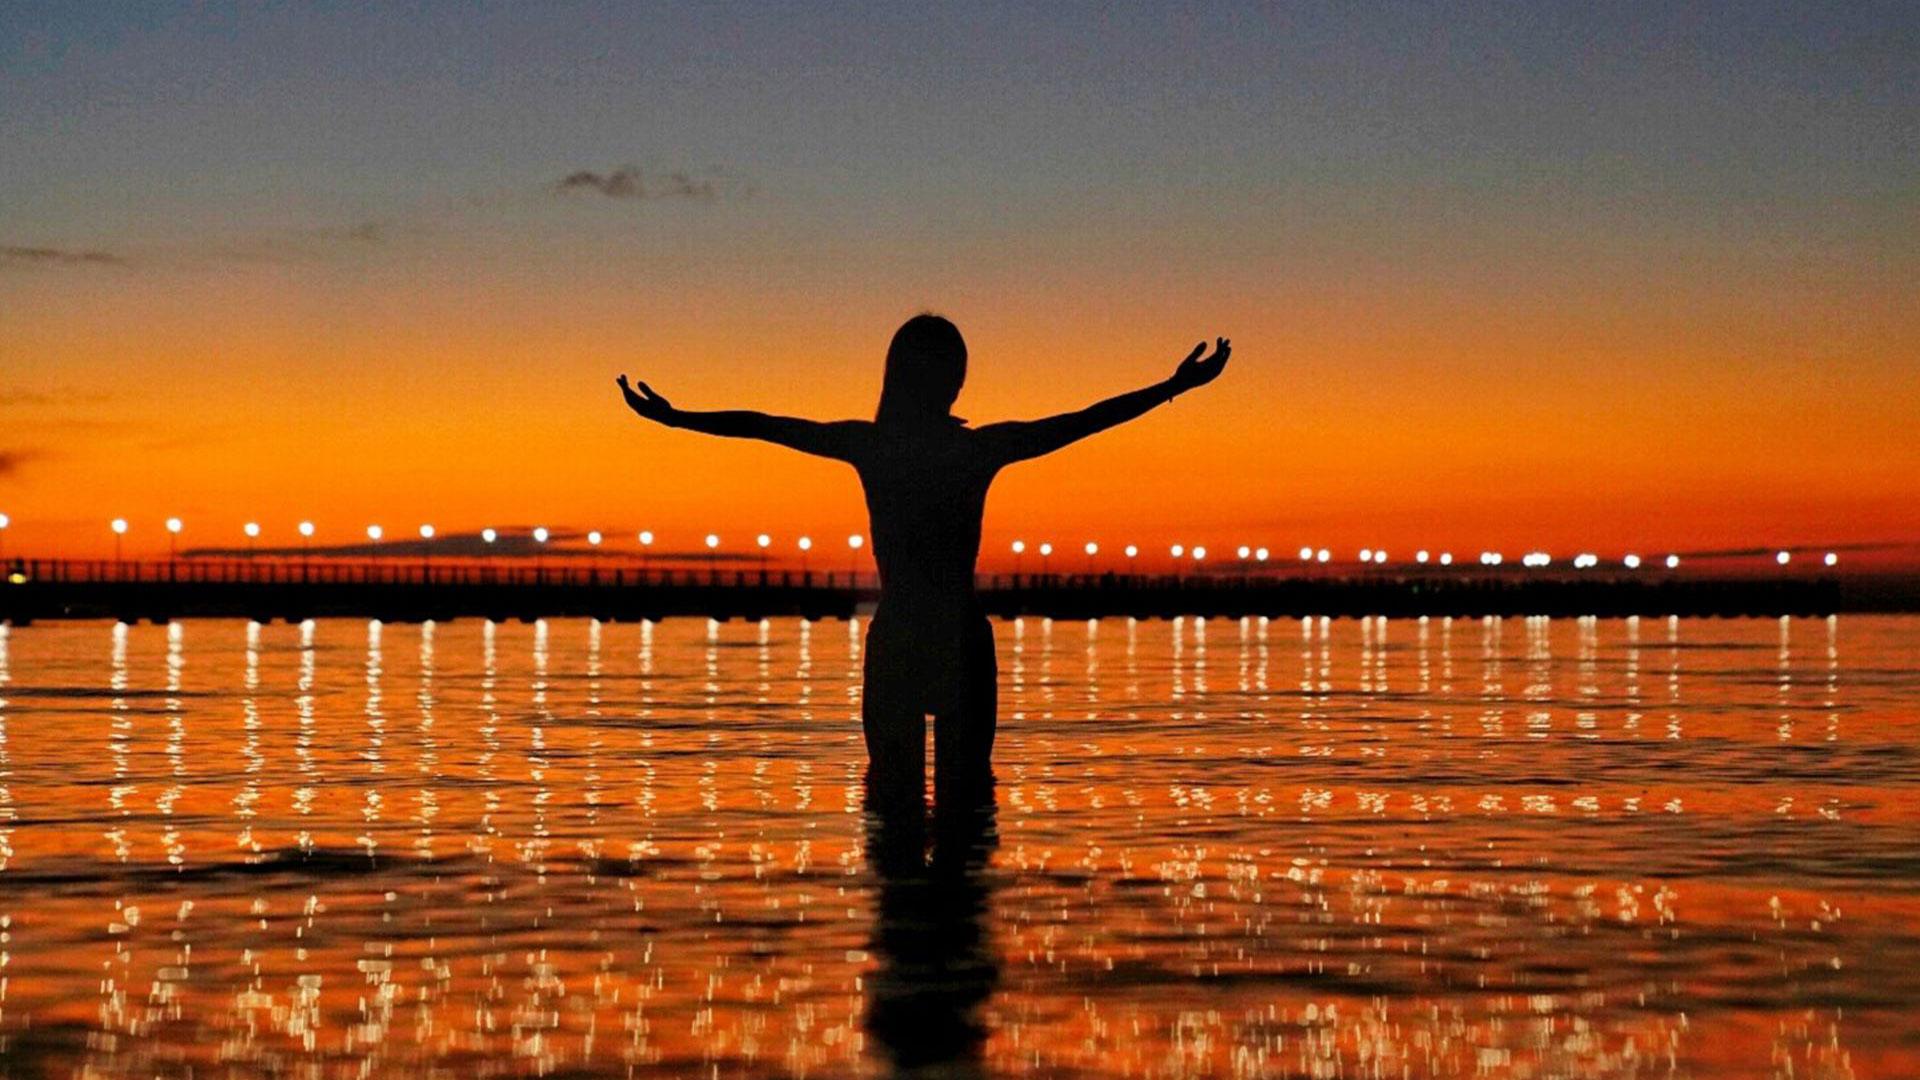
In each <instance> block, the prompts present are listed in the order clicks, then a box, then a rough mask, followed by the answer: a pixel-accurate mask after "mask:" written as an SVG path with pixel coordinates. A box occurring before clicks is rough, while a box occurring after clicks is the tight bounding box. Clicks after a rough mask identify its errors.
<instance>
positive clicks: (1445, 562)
mask: <svg viewBox="0 0 1920 1080" xmlns="http://www.w3.org/2000/svg"><path fill="white" fill-rule="evenodd" d="M1440 565H1441V566H1452V565H1453V552H1451V551H1443V552H1441V553H1440Z"/></svg>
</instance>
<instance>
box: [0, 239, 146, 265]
mask: <svg viewBox="0 0 1920 1080" xmlns="http://www.w3.org/2000/svg"><path fill="white" fill-rule="evenodd" d="M126 261H127V260H125V259H123V258H121V257H120V256H118V255H115V254H114V253H112V252H110V251H99V250H88V251H83V250H77V249H74V248H52V247H31V246H24V245H20V244H0V265H9V266H122V265H125V264H126Z"/></svg>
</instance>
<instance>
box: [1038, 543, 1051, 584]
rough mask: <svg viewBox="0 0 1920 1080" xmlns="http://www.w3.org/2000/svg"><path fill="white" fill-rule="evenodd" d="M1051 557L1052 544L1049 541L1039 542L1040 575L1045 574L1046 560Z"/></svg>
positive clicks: (1044, 575)
mask: <svg viewBox="0 0 1920 1080" xmlns="http://www.w3.org/2000/svg"><path fill="white" fill-rule="evenodd" d="M1052 557H1053V545H1052V544H1050V543H1043V544H1041V545H1040V576H1041V577H1046V576H1047V560H1048V559H1050V558H1052Z"/></svg>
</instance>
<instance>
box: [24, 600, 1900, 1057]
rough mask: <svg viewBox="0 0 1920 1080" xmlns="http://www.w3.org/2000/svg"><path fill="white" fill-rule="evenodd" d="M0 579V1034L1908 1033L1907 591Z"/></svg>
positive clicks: (461, 1037)
mask: <svg viewBox="0 0 1920 1080" xmlns="http://www.w3.org/2000/svg"><path fill="white" fill-rule="evenodd" d="M864 629H865V628H864V626H863V625H862V624H860V623H859V622H858V621H855V622H853V623H848V622H840V621H824V622H818V623H813V624H808V623H805V622H801V621H799V620H794V619H780V620H774V621H771V622H761V623H753V622H730V623H710V622H707V621H704V620H693V619H688V620H669V621H667V622H663V623H660V624H657V625H655V624H647V623H618V624H604V625H603V624H598V623H593V622H590V621H581V620H555V621H550V622H540V623H532V624H522V623H505V624H499V625H493V624H489V623H486V622H481V621H468V620H462V621H457V622H452V623H442V624H438V625H435V624H426V625H400V624H389V625H381V624H378V623H373V624H369V623H367V622H364V621H348V620H338V621H320V622H317V623H306V624H300V625H284V624H273V625H257V624H251V623H246V622H240V621H230V622H229V621H214V622H178V623H174V624H172V625H167V626H148V625H142V626H134V627H127V626H120V625H116V624H108V623H68V624H60V623H41V624H37V625H34V626H31V627H26V628H13V629H6V628H0V1074H4V1075H8V1076H97V1077H120V1076H126V1077H133V1076H139V1077H153V1076H169V1077H171V1076H179V1077H186V1076H195V1077H227V1076H251V1075H269V1074H271V1075H287V1076H311V1077H360V1076H381V1075H428V1076H458V1077H462V1078H471V1077H491V1076H534V1075H552V1076H576V1075H616V1076H617V1075H630V1074H635V1075H686V1076H703V1077H728V1076H749V1075H803V1076H858V1075H888V1074H891V1073H893V1072H895V1071H896V1070H905V1069H908V1068H921V1069H925V1070H926V1071H927V1072H928V1073H930V1074H934V1075H974V1074H983V1075H1002V1074H1005V1075H1013V1074H1033V1075H1045V1076H1071V1075H1126V1076H1183V1075H1202V1074H1210V1075H1236V1076H1325V1077H1376V1076H1378V1077H1406V1076H1412V1077H1420V1076H1474V1077H1552V1076H1569V1077H1573V1076H1579V1077H1585V1076H1603V1077H1604V1076H1633V1077H1646V1076H1669V1075H1678V1076H1779V1077H1823V1076H1848V1077H1851V1076H1858V1077H1904V1076H1914V1075H1920V618H1911V617H1861V616H1843V617H1839V618H1825V619H1754V620H1700V621H1694V620H1668V619H1652V618H1641V619H1627V620H1590V619H1553V620H1548V619H1538V618H1535V619H1526V618H1507V619H1487V620H1481V619H1471V620H1467V619H1453V620H1448V619H1440V618H1432V619H1395V620H1391V621H1389V620H1384V619H1365V620H1352V619H1348V620H1333V621H1327V620H1320V619H1312V620H1305V621H1302V620H1273V621H1271V622H1269V621H1265V620H1258V619H1255V620H1247V621H1239V620H1223V619H1214V620H1205V621H1202V620H1195V619H1182V620H1174V621H1170V622H1137V623H1136V622H1132V621H1128V620H1115V619H1108V620H1103V621H1099V622H1092V623H1089V622H1078V621H1075V622H1066V621H1051V622H1050V621H1047V620H1042V619H1033V618H1029V619H1025V620H1022V621H1018V622H1008V623H1001V624H997V625H996V628H995V632H996V634H997V636H998V648H999V658H1000V670H1001V731H1000V737H999V743H998V748H997V763H998V766H997V773H998V785H997V790H996V791H995V792H994V793H993V800H992V805H991V807H990V808H989V809H988V810H987V811H986V812H983V813H980V814H978V815H976V816H975V818H973V819H972V820H973V821H974V822H975V824H974V825H972V826H969V827H968V828H966V829H961V830H960V831H959V833H958V834H957V836H958V839H955V838H954V837H950V836H947V835H946V833H944V832H943V831H942V830H941V828H938V827H935V828H932V829H929V830H928V831H927V834H926V835H927V840H926V843H927V847H928V850H927V851H926V852H925V856H924V858H923V857H922V851H921V849H920V847H919V842H918V841H915V844H914V849H913V853H912V855H911V857H910V858H905V859H903V858H900V857H898V856H897V854H896V856H895V857H891V858H886V859H883V858H879V857H877V856H876V852H877V851H880V850H882V849H881V848H879V847H876V846H875V845H876V844H877V843H878V841H877V839H876V837H877V836H878V835H879V833H880V832H881V831H883V829H882V827H883V825H884V824H885V822H884V821H883V820H882V819H881V818H879V817H877V816H875V815H873V814H870V813H869V812H868V810H867V809H866V807H865V805H864V801H863V795H862V784H861V775H862V769H863V765H864V751H863V748H862V743H861V739H860V729H859V721H858V709H859V695H860V685H859V672H860V649H861V636H862V634H863V633H864Z"/></svg>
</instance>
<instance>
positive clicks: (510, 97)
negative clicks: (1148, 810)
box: [0, 4, 1920, 561]
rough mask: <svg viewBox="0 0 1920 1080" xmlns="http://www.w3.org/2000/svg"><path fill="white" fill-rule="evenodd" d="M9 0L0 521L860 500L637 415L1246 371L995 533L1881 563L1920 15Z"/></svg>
mask: <svg viewBox="0 0 1920 1080" xmlns="http://www.w3.org/2000/svg"><path fill="white" fill-rule="evenodd" d="M362 7H365V8H368V9H371V8H372V7H373V6H372V5H365V6H362V5H351V6H341V7H334V6H331V5H327V6H319V5H316V6H314V7H313V8H312V9H306V8H300V9H292V10H281V11H260V12H249V13H245V14H234V13H226V14H223V13H220V12H218V11H206V10H190V9H185V8H182V9H179V10H172V9H170V8H168V7H165V6H162V5H147V6H141V7H131V6H120V5H28V4H16V5H8V6H6V7H5V8H3V9H0V148H4V149H0V513H5V514H7V515H8V517H9V518H10V519H11V527H10V528H8V529H7V530H6V532H5V534H4V540H3V541H0V542H3V543H4V545H5V551H6V553H7V554H8V555H9V556H11V555H14V554H44V555H54V554H75V555H85V554H100V553H103V552H110V551H111V550H112V537H111V534H110V533H109V532H108V529H107V522H108V520H109V519H111V518H113V517H116V516H118V517H125V518H127V519H128V520H129V521H130V522H131V523H132V529H131V531H130V532H129V534H128V538H127V541H126V542H127V546H128V552H129V554H132V553H145V554H151V553H154V552H164V550H165V546H166V544H165V535H164V533H163V532H162V531H161V525H160V522H161V521H162V520H163V519H164V518H166V517H168V516H170V515H179V516H180V517H182V518H184V519H185V521H186V523H187V524H186V532H185V533H184V534H183V537H182V544H183V546H195V545H200V546H223V545H224V546H231V545H237V544H240V543H243V539H242V537H241V535H240V527H241V523H242V522H244V521H248V520H257V521H259V522H260V523H261V524H262V526H263V527H264V529H265V530H266V539H267V540H271V541H273V542H277V543H282V544H291V543H297V542H298V541H297V537H296V536H295V534H294V532H293V526H294V523H295V522H297V521H299V520H301V519H303V518H304V519H311V520H313V521H314V522H315V523H316V524H317V526H318V530H319V532H318V535H317V536H316V539H315V542H316V544H321V545H325V544H333V543H353V542H357V541H358V540H360V538H361V536H362V530H364V528H365V526H366V525H367V524H368V523H371V522H379V523H382V524H384V525H385V526H386V527H387V528H388V529H389V530H391V531H393V532H395V533H401V532H406V533H410V532H412V530H413V529H414V527H415V526H417V525H418V524H419V523H421V522H428V521H430V522H433V523H435V524H436V525H437V526H438V527H439V528H440V529H441V530H442V531H443V532H459V531H465V530H472V529H477V528H479V527H481V526H483V525H492V526H497V527H502V528H509V527H524V526H530V525H533V524H545V525H547V526H549V527H552V528H554V529H557V530H562V529H564V530H584V529H587V528H600V529H604V530H606V531H607V532H608V533H609V535H611V536H615V537H618V538H622V539H623V540H624V541H625V542H627V543H631V537H632V534H633V532H634V531H635V530H637V529H640V528H649V529H652V530H654V531H655V532H656V533H658V534H659V535H660V537H661V544H662V546H663V547H669V548H674V547H692V546H693V545H694V544H695V543H696V542H697V537H698V536H700V535H702V534H704V533H706V532H707V531H709V530H711V531H716V532H718V533H720V534H721V535H722V536H723V537H725V538H726V540H727V542H728V544H729V545H735V546H744V544H745V543H746V542H747V540H748V538H749V537H750V536H751V534H753V533H757V532H760V531H763V530H764V531H769V532H772V533H773V534H774V535H775V536H776V537H778V538H779V542H780V543H781V544H782V545H785V544H788V543H790V540H791V538H792V537H793V536H795V535H798V534H800V533H803V532H805V533H811V534H813V535H815V536H821V537H828V536H832V537H838V538H843V537H844V536H845V534H846V533H848V532H850V531H855V530H861V531H863V530H864V528H865V524H864V516H863V511H862V507H861V503H860V498H859V492H858V489H857V486H856V484H855V482H854V479H853V476H852V474H851V472H850V471H848V470H847V469H846V468H845V467H844V466H839V465H834V464H828V463H820V462H814V461H809V460H807V459H804V458H801V457H799V456H797V455H794V454H792V453H791V452H788V451H783V450H780V449H776V448H771V447H765V446H760V445H753V444H742V443H726V442H721V441H718V440H712V439H705V438H702V437H700V436H696V435H692V434H688V433H683V432H674V431H667V430H662V429H659V428H655V427H651V426H649V425H646V424H644V423H643V422H642V421H640V420H638V419H636V418H635V417H633V416H632V415H631V414H630V413H628V412H627V411H626V409H625V408H624V407H623V406H622V404H621V402H620V398H619V394H618V391H617V390H616V388H615V387H614V384H613V377H614V375H615V374H616V373H618V372H620V371H627V372H631V373H633V374H634V375H636V376H639V377H642V378H645V379H646V380H647V381H649V382H650V383H651V384H653V386H654V387H655V388H656V389H658V390H660V391H661V392H662V393H664V394H666V395H667V396H668V397H670V398H671V399H672V400H673V401H674V403H675V404H676V405H680V406H683V407H687V408H695V409H700V408H721V407H751V408H759V409H766V410H770V411H780V412H787V413H793V414H798V415H804V416H812V417H819V418H839V417H847V416H870V415H871V414H872V409H873V403H874V401H875V398H876V395H877V392H878V386H879V375H880V363H881V358H882V355H883V353H884V350H885V347H886V343H887V340H888V338H889V336H890V335H891V333H892V331H893V329H894V328H895V326H897V325H898V324H899V322H900V321H901V320H902V319H904V318H906V317H907V316H909V315H912V314H914V313H915V312H918V311H921V310H926V309H932V310H937V311H940V312H942V313H944V314H946V315H948V316H949V317H951V318H952V319H954V321H955V322H956V323H958V325H959V326H960V327H961V329H962V330H963V332H964V333H965V334H966V335H967V338H968V341H969V344H970V347H971V353H972V369H971V375H970V383H969V386H968V388H967V389H966V391H965V392H964V393H963V395H962V397H961V399H960V404H959V406H958V411H959V413H960V414H961V415H963V416H966V417H969V418H971V419H972V420H974V421H976V422H982V421H990V420H996V419H1001V418H1007V417H1028V416H1037V415H1043V414H1046V413H1050V412H1057V411H1061V410H1065V409H1070V408H1077V407H1079V406H1081V405H1084V404H1086V403H1088V402H1090V401H1092V400H1094V399H1096V398H1099V397H1102V396H1106V395H1108V394H1112V393H1115V392H1118V391H1121V390H1126V389H1131V388H1133V387H1135V386H1139V385H1143V384H1145V383H1148V382H1152V381H1155V380H1158V379H1160V378H1162V377H1164V376H1165V375H1166V374H1168V373H1169V372H1170V371H1171V370H1172V368H1173V366H1174V364H1175V363H1176V362H1177V361H1178V360H1179V359H1180V358H1181V357H1182V356H1183V355H1185V353H1186V351H1187V350H1188V349H1189V348H1190V347H1191V346H1192V345H1193V343H1194V342H1196V341H1199V340H1201V339H1203V338H1206V339H1211V338H1212V337H1214V336H1216V335H1225V336H1228V337H1231V338H1232V339H1233V342H1234V352H1235V355H1234V361H1233V365H1232V366H1231V367H1230V368H1229V370H1228V372H1227V374H1226V376H1225V378H1224V379H1223V380H1222V381H1221V382H1220V383H1218V384H1216V385H1215V386H1213V387H1210V388H1208V389H1205V390H1202V391H1199V392H1196V393H1194V394H1192V395H1190V396H1188V397H1184V398H1182V399H1180V400H1179V401H1178V402H1176V403H1175V404H1173V405H1172V406H1170V407H1168V408H1166V409H1163V410H1161V411H1159V412H1157V413H1155V414H1153V415H1151V416H1149V417H1148V418H1146V419H1144V420H1142V421H1140V422H1138V423H1137V424H1135V425H1133V426H1132V427H1129V428H1127V429H1123V430H1120V431H1115V432H1110V433H1107V434H1105V435H1102V436H1099V437H1096V439H1095V440H1093V441H1091V442H1088V443H1086V444H1083V445H1081V446H1078V447H1075V448H1072V449H1069V450H1067V451H1065V452H1063V453H1061V454H1059V455H1058V456H1057V457H1055V458H1052V459H1049V460H1047V461H1044V462H1037V463H1031V464H1026V465H1022V466H1017V467H1015V468H1014V469H1012V470H1010V471H1009V472H1008V473H1007V474H1006V475H1005V476H1004V477H1003V478H1002V479H1001V481H1000V482H999V485H998V486H997V487H996V489H995V493H994V495H993V498H992V501H991V502H990V504H989V511H988V522H987V544H988V547H987V550H988V552H989V558H990V559H992V560H1001V561H1004V560H1005V558H1006V556H1005V555H1004V551H1005V545H1006V541H1007V540H1008V539H1009V538H1011V537H1014V536H1016V535H1017V536H1023V537H1025V538H1027V539H1028V540H1029V541H1030V542H1037V541H1039V540H1041V539H1052V540H1053V541H1054V542H1055V543H1057V544H1059V545H1061V546H1062V547H1063V549H1065V548H1067V547H1068V546H1071V547H1072V548H1073V549H1075V550H1077V549H1078V547H1079V545H1080V544H1081V543H1083V542H1085V541H1086V540H1097V541H1100V542H1101V543H1102V544H1103V545H1104V546H1107V547H1109V548H1110V549H1112V548H1117V547H1118V546H1119V545H1121V544H1124V543H1127V542H1129V541H1134V542H1139V543H1141V544H1142V545H1145V546H1148V548H1149V550H1151V551H1155V552H1160V551H1163V550H1164V546H1165V545H1166V544H1167V543H1169V542H1172V541H1184V542H1187V543H1194V542H1200V543H1206V544H1209V545H1215V546H1217V547H1219V548H1220V549H1222V550H1224V549H1227V548H1229V547H1231V546H1232V545H1235V544H1238V543H1256V544H1269V545H1271V546H1273V547H1274V548H1275V549H1276V550H1280V551H1292V550H1293V549H1295V548H1297V547H1298V546H1299V545H1301V544H1313V545H1327V546H1331V547H1334V548H1336V549H1337V550H1340V551H1342V552H1343V553H1347V552H1350V551H1351V550H1357V549H1358V548H1359V547H1361V546H1363V545H1380V546H1386V547H1388V548H1389V549H1392V550H1394V551H1395V552H1396V553H1398V552H1399V551H1402V550H1408V551H1410V550H1411V549H1412V548H1414V547H1416V546H1419V547H1427V546H1431V547H1436V548H1438V547H1451V548H1455V549H1458V550H1463V551H1464V550H1477V549H1479V548H1484V547H1496V548H1505V549H1507V550H1509V551H1519V550H1521V549H1523V548H1529V547H1542V548H1545V549H1547V550H1549V551H1554V552H1556V553H1560V552H1567V553H1571V551H1572V550H1574V549H1576V548H1590V549H1594V550H1598V551H1602V552H1615V551H1624V550H1630V549H1633V550H1648V551H1665V550H1676V551H1695V550H1706V549H1714V548H1723V547H1742V546H1748V545H1784V544H1791V545H1801V544H1805V545H1841V544H1858V543H1870V542H1880V541H1900V542H1911V541H1915V540H1920V427H1917V426H1916V420H1915V418H1916V417H1917V416H1920V214H1917V213H1916V211H1917V210H1920V186H1916V177H1920V18H1916V16H1915V14H1914V9H1913V8H1912V7H1911V6H1910V5H1894V4H1889V5H1884V6H1883V5H1876V4H1848V5H1833V6H1830V7H1829V6H1824V5H1821V6H1808V5H1783V6H1778V7H1776V6H1774V5H1770V4H1742V5H1725V6H1722V7H1719V8H1714V7H1708V6H1682V5H1648V6H1644V7H1640V6H1619V7H1616V6H1607V7H1604V8H1593V9H1589V8H1588V7H1586V6H1573V5H1566V6H1554V5H1518V4H1516V5H1503V6H1499V7H1453V6H1448V7H1442V6H1439V5H1408V6H1400V5H1393V6H1387V5H1377V6H1376V5H1365V6H1356V7H1353V8H1350V9H1349V8H1346V7H1343V6H1338V5H1327V6H1322V5H1313V6H1294V5H1271V6H1270V5H1261V6H1246V7H1228V6H1211V5H1195V6H1186V7H1183V8H1182V9H1181V10H1180V11H1178V12H1175V13H1159V14H1147V13H1143V12H1141V11H1138V10H1135V9H1134V7H1133V6H1131V5H1127V6H1123V8H1124V9H1123V10H1116V11H1103V10H1102V9H1101V8H1099V7H1095V6H1091V5H1089V6H1084V7H1082V6H1074V7H1071V8H1069V7H1066V6H1037V7H1034V8H1027V7H1010V6H1009V7H1003V6H999V5H965V6H953V7H951V8H949V9H947V10H945V11H943V12H937V13H936V12H929V11H921V10H918V6H915V9H914V10H907V9H906V8H905V7H903V6H894V5H875V6H872V7H857V6H855V5H851V4H844V5H820V6H818V7H816V8H813V9H811V10H807V11H802V10H800V8H799V7H798V6H787V5H781V6H778V7H777V8H776V7H774V6H772V5H768V6H765V7H738V8H722V7H719V6H707V5H694V6H689V7H688V8H687V9H686V10H678V11H671V10H660V11H640V10H615V9H612V8H606V9H602V8H597V7H590V6H566V7H561V6H555V5H520V6H512V7H507V6H501V7H490V8H486V9H482V10H473V9H470V8H469V7H467V6H465V5H461V6H455V5H445V6H438V5H426V6H418V7H417V6H413V5H406V6H404V7H400V6H395V8H394V10H362Z"/></svg>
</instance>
